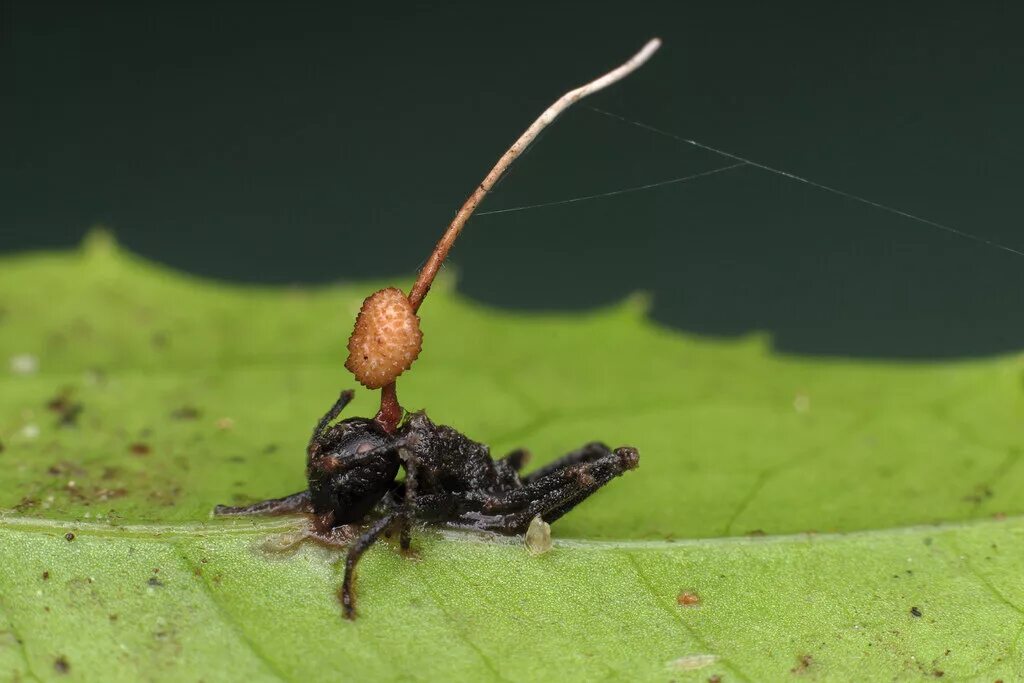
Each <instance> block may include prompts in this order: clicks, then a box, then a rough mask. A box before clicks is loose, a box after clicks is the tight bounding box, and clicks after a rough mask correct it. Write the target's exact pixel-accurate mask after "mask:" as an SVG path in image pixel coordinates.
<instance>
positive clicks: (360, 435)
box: [214, 39, 660, 619]
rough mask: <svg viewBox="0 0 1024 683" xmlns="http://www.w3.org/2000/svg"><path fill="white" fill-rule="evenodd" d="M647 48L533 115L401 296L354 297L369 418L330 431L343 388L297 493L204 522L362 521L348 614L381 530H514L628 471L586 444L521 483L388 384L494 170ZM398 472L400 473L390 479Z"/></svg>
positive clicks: (332, 537) (405, 362) (312, 443)
mask: <svg viewBox="0 0 1024 683" xmlns="http://www.w3.org/2000/svg"><path fill="white" fill-rule="evenodd" d="M659 45H660V43H659V41H657V40H656V39H655V40H652V41H650V42H649V43H648V44H647V45H646V46H644V48H643V49H642V50H641V51H640V52H639V53H637V54H636V55H635V56H634V57H633V58H632V59H630V60H629V61H628V62H626V63H625V64H623V65H622V66H620V67H618V68H617V69H614V70H612V71H610V72H609V73H607V74H605V75H604V76H602V77H600V78H598V79H597V80H595V81H592V82H590V83H588V84H586V85H584V86H581V87H579V88H577V89H575V90H572V91H570V92H568V93H566V94H565V95H563V96H562V97H561V98H559V99H558V100H557V101H556V102H555V103H554V104H553V105H552V106H551V107H549V108H548V109H547V110H546V111H545V112H544V113H543V114H541V116H540V118H539V119H537V121H535V122H534V123H533V124H532V125H531V126H530V127H529V128H528V129H527V130H526V132H525V133H523V135H522V136H520V138H519V139H518V140H517V141H516V142H515V143H514V144H513V145H512V147H511V148H509V150H508V151H507V152H506V153H505V154H504V155H503V156H502V157H501V159H500V160H499V161H498V163H497V165H496V166H495V167H494V169H492V170H491V172H490V173H489V174H488V175H487V177H486V178H484V181H483V182H482V183H480V185H479V186H478V187H477V188H476V189H475V190H474V192H473V193H472V194H471V195H470V197H469V198H468V199H467V200H466V202H465V204H463V206H462V208H461V209H460V210H459V212H458V213H457V214H456V216H455V218H454V219H453V221H452V224H451V225H450V226H449V228H448V230H447V231H446V232H445V234H444V236H443V237H442V238H441V240H440V241H439V242H438V244H437V247H435V249H434V252H433V254H432V255H431V257H430V260H429V261H428V262H427V264H426V265H425V266H424V267H423V270H422V271H421V272H420V274H419V277H418V278H417V280H416V283H415V284H414V285H413V288H412V290H411V291H410V293H409V296H408V298H407V297H405V295H404V294H402V293H401V292H400V291H399V290H397V289H394V288H387V289H384V290H381V291H379V292H376V293H375V294H373V295H371V296H370V297H368V298H367V299H366V301H365V302H364V303H363V308H362V310H361V311H360V313H359V317H358V318H357V319H356V326H355V330H354V331H353V334H352V337H351V338H350V340H349V345H348V346H349V359H348V361H347V362H346V367H347V368H349V369H350V370H351V371H352V372H353V373H354V374H355V375H356V378H357V379H358V380H359V381H360V382H361V383H362V384H363V385H364V386H366V387H368V388H371V389H376V388H380V389H381V407H380V410H379V412H378V413H377V415H376V417H374V418H373V419H368V418H362V417H351V418H347V419H345V420H341V421H340V422H337V423H336V424H333V425H332V424H331V423H332V422H334V420H336V419H337V417H338V416H339V415H340V414H341V411H342V410H344V408H345V406H346V405H348V403H349V402H350V401H351V400H352V397H353V392H352V391H343V392H342V393H341V396H340V397H339V398H338V400H337V401H336V402H335V403H334V405H333V406H331V409H330V410H328V411H327V413H326V414H325V415H324V416H323V417H322V418H321V419H320V421H319V422H318V423H317V425H316V428H315V429H314V430H313V435H312V437H311V438H310V440H309V444H308V447H307V451H306V452H307V461H306V477H307V480H308V483H309V485H308V489H307V490H305V491H300V492H299V493H295V494H292V495H290V496H286V497H284V498H275V499H271V500H266V501H262V502H260V503H255V504H253V505H247V506H243V507H229V506H224V505H218V506H217V507H216V508H215V509H214V514H216V515H252V514H286V513H294V512H304V513H307V514H310V515H311V516H312V520H313V521H312V531H311V535H312V536H313V537H314V538H316V539H319V540H321V541H324V542H327V543H339V542H343V541H347V540H348V539H347V538H342V536H343V535H344V534H343V530H344V529H346V528H347V525H356V524H360V523H361V522H363V521H364V520H365V519H367V517H371V518H374V521H373V523H372V524H371V525H370V527H369V528H368V529H367V530H366V531H364V532H363V533H362V534H361V535H359V536H358V537H357V538H355V539H354V540H352V541H351V542H350V543H349V544H348V555H347V556H346V559H345V577H344V580H343V582H342V585H341V588H340V590H339V593H338V597H339V599H340V600H341V604H342V607H343V611H344V615H345V617H346V618H348V619H353V618H354V617H355V602H354V597H353V591H352V583H353V578H354V571H355V567H356V563H357V562H358V561H359V558H360V556H361V555H362V554H363V553H364V552H365V551H366V549H367V548H369V547H370V546H371V545H372V544H373V543H374V541H376V540H377V539H378V538H379V537H380V536H381V535H382V534H384V533H385V532H387V531H388V530H389V529H391V528H392V527H393V526H397V527H398V529H399V530H400V531H399V533H400V544H401V547H402V549H403V550H407V549H408V548H409V543H410V527H411V524H412V523H413V522H420V523H424V524H435V525H445V526H450V527H458V528H467V529H475V530H480V531H486V532H494V533H500V534H521V533H524V532H525V531H526V530H527V528H528V527H529V526H530V523H531V521H532V520H533V519H534V518H535V517H538V516H539V517H540V518H541V519H542V520H543V521H546V522H551V521H554V520H556V519H558V518H559V517H561V516H562V515H564V514H565V513H567V512H568V511H569V510H571V509H572V508H573V507H575V506H576V505H578V504H579V503H580V502H581V501H583V500H584V499H585V498H587V497H588V496H590V495H591V494H592V493H594V492H595V491H597V490H598V489H599V488H600V487H602V486H604V485H605V484H607V483H608V482H609V481H611V480H612V479H614V478H615V477H617V476H619V475H620V474H622V473H624V472H626V471H627V470H631V469H634V468H635V467H636V466H637V465H638V463H639V458H640V456H639V453H638V452H637V450H636V449H635V448H631V447H628V446H624V447H621V448H616V449H614V450H612V449H609V448H608V447H607V446H606V445H604V444H603V443H599V442H593V443H590V444H587V445H585V446H583V447H582V448H580V449H578V450H576V451H573V452H571V453H569V454H567V455H565V456H563V457H562V458H560V459H558V460H556V461H554V462H552V463H550V464H548V465H545V466H543V467H541V468H540V469H538V470H536V471H534V472H531V473H530V474H527V475H524V476H521V475H520V473H519V472H520V469H521V468H522V467H523V465H524V464H525V463H526V461H527V459H528V457H529V456H528V453H527V452H526V451H525V450H516V451H513V452H512V453H509V454H508V455H506V456H505V457H503V458H501V459H499V460H494V459H492V458H491V455H490V449H489V448H488V447H487V446H486V445H484V444H481V443H478V442H476V441H473V440H472V439H470V438H468V437H466V436H465V435H463V434H461V433H460V432H458V431H457V430H455V429H453V428H452V427H447V426H444V425H437V424H434V423H433V422H432V421H431V420H430V419H429V418H428V417H427V415H426V413H424V412H422V411H420V412H416V413H411V414H409V415H406V416H405V419H404V420H403V419H402V418H403V414H404V411H403V410H402V408H401V406H400V405H399V404H398V398H397V393H396V389H395V379H396V378H397V377H398V375H400V374H401V373H402V372H404V371H405V370H407V369H408V368H409V367H410V366H411V365H412V362H413V361H414V360H415V359H416V356H417V355H418V354H419V350H420V345H421V343H422V335H421V334H420V331H419V318H418V317H417V316H416V311H417V310H418V308H419V305H420V303H422V301H423V298H424V297H425V296H426V294H427V291H428V290H429V289H430V284H431V282H432V281H433V278H434V276H435V275H436V274H437V271H438V269H439V268H440V266H441V263H442V262H443V261H444V259H445V257H446V256H447V254H448V251H449V250H450V249H451V246H452V244H453V243H454V241H455V238H456V237H457V236H458V234H459V232H460V231H461V229H462V227H463V226H464V225H465V223H466V221H467V220H469V217H470V215H472V213H473V211H474V210H475V209H476V207H477V206H478V205H479V204H480V202H481V201H483V199H484V197H485V196H486V194H487V193H488V192H489V191H490V190H491V188H493V187H494V185H495V183H496V182H497V181H498V179H499V178H500V176H501V174H502V173H504V171H505V170H506V169H507V168H508V167H509V166H510V165H511V163H512V162H513V161H514V160H515V159H516V158H517V157H518V156H519V155H520V154H521V153H522V152H523V150H525V149H526V147H527V146H529V144H530V143H531V142H532V141H533V140H534V139H535V138H536V137H537V135H538V134H539V133H540V131H541V130H542V129H543V128H544V127H545V126H547V125H548V124H549V123H551V122H552V121H553V120H554V119H555V118H556V117H557V116H558V115H559V114H560V113H561V112H562V111H564V110H565V109H566V108H567V107H569V106H570V105H571V104H573V103H574V102H577V101H579V100H580V99H582V98H583V97H586V96H587V95H589V94H591V93H593V92H596V91H597V90H600V89H601V88H604V87H606V86H608V85H611V84H612V83H614V82H616V81H617V80H619V79H621V78H623V77H624V76H626V75H628V74H629V73H631V72H632V71H633V70H635V69H636V68H638V67H639V66H640V65H641V64H643V63H644V62H645V61H646V60H647V59H648V58H649V57H650V56H651V54H653V53H654V51H655V50H657V49H658V47H659ZM399 470H404V471H405V478H404V480H403V481H397V480H396V477H397V476H398V473H399Z"/></svg>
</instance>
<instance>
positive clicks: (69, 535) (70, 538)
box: [64, 531, 75, 543]
mask: <svg viewBox="0 0 1024 683" xmlns="http://www.w3.org/2000/svg"><path fill="white" fill-rule="evenodd" d="M64 540H65V541H67V542H68V543H70V542H71V541H73V540H75V535H74V534H73V533H71V532H70V531H69V532H67V533H66V534H64Z"/></svg>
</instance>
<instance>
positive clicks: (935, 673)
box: [932, 669, 946, 678]
mask: <svg viewBox="0 0 1024 683" xmlns="http://www.w3.org/2000/svg"><path fill="white" fill-rule="evenodd" d="M945 675H946V672H945V671H943V670H942V669H935V670H934V671H932V676H935V677H936V678H942V677H943V676H945Z"/></svg>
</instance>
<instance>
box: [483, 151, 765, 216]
mask: <svg viewBox="0 0 1024 683" xmlns="http://www.w3.org/2000/svg"><path fill="white" fill-rule="evenodd" d="M740 166H749V164H748V163H747V162H745V161H741V162H739V163H736V164H729V165H728V166H721V167H719V168H713V169H711V170H710V171H702V172H700V173H692V174H690V175H686V176H682V177H680V178H670V179H668V180H660V181H658V182H656V183H647V184H646V185H637V186H635V187H626V188H623V189H621V190H612V191H611V192H599V193H598V194H588V195H583V196H581V197H571V198H569V199H559V200H556V201H553V202H541V203H539V204H527V205H525V206H513V207H510V208H508V209H495V210H494V211H478V212H477V214H476V215H477V217H480V216H491V215H494V214H496V213H512V212H513V211H526V210H527V209H539V208H542V207H545V206H558V205H560V204H575V203H576V202H585V201H588V200H590V199H603V198H604V197H615V196H616V195H620V194H627V193H629V192H639V191H640V190H650V189H652V188H655V187H664V186H665V185H674V184H676V183H684V182H686V181H688V180H695V179H696V178H704V177H705V176H709V175H714V174H716V173H721V172H722V171H729V170H731V169H734V168H739V167H740Z"/></svg>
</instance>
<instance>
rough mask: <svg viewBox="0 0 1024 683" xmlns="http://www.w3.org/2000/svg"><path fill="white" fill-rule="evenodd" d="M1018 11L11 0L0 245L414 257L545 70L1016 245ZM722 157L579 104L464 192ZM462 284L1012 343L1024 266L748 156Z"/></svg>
mask: <svg viewBox="0 0 1024 683" xmlns="http://www.w3.org/2000/svg"><path fill="white" fill-rule="evenodd" d="M1022 25H1024V5H1021V4H1020V3H1012V2H1005V3H999V2H992V3H983V4H979V5H970V4H967V3H942V2H927V3H925V2H908V3H898V4H895V3H894V4H890V3H877V4H875V5H872V4H870V3H867V4H865V3H856V4H850V5H844V4H825V5H823V4H822V3H820V2H817V3H800V4H790V3H781V4H780V3H772V4H770V5H769V4H765V3H758V2H734V3H729V2H717V3H707V2H704V3H689V2H667V3H662V4H658V3H640V2H633V3H621V4H618V5H616V6H614V7H608V8H606V7H604V6H602V5H600V4H595V3H544V4H537V5H529V4H525V3H516V4H514V5H513V4H507V3H480V2H446V3H443V4H442V3H437V4H436V5H430V4H427V3H408V4H404V5H403V4H389V3H358V4H353V3H315V4H304V3H287V4H284V3H280V4H278V3H228V2H204V3H180V2H173V3H172V2H149V3H127V2H125V3H114V2H94V3H67V4H60V3H49V2H13V3H12V2H5V3H3V17H2V28H0V32H2V33H0V42H2V48H0V50H2V53H0V54H2V57H0V69H2V71H0V78H2V81H0V82H2V90H0V93H2V106H0V122H2V130H3V133H2V135H3V138H2V144H0V147H2V149H3V152H2V154H0V186H2V188H3V191H2V200H0V251H2V252H7V253H11V252H21V251H25V250H34V249H52V248H67V247H71V246H73V245H75V244H77V243H78V242H79V240H80V239H81V237H82V235H83V234H84V233H85V231H86V230H87V229H88V228H89V227H90V226H91V225H94V224H97V223H102V224H105V225H107V226H108V227H110V228H111V229H113V230H114V231H115V233H116V235H117V237H118V239H119V240H120V241H121V242H122V243H123V244H125V245H126V246H127V247H128V248H130V249H132V250H134V251H136V252H138V253H140V254H143V255H145V256H146V257H149V258H152V259H155V260H157V261H160V262H162V263H166V264H169V265H171V266H173V267H175V268H179V269H183V270H186V271H189V272H192V273H196V274H200V275H204V276H209V277H215V278H220V279H225V280H231V281H238V282H255V283H321V282H330V281H338V280H353V279H359V278H367V277H379V276H402V277H410V276H411V275H412V274H413V273H414V272H415V270H416V269H417V268H418V266H419V265H420V264H421V263H422V262H423V260H424V259H425V258H426V256H427V254H428V253H429V251H430V248H431V247H432V245H433V243H434V241H435V240H436V239H437V238H438V236H439V235H440V234H441V232H442V230H443V229H444V228H445V226H446V225H447V223H448V221H449V219H450V218H451V216H452V214H453V213H454V212H455V210H456V209H457V208H458V206H459V205H460V204H461V202H462V201H463V199H464V198H465V196H466V195H467V194H468V193H469V192H470V191H471V190H472V188H473V187H474V186H475V185H476V184H477V183H478V182H479V180H480V179H481V178H482V176H483V175H484V173H486V171H487V170H488V169H490V167H491V165H492V164H493V162H494V161H495V160H496V159H497V157H498V156H499V155H500V154H501V153H502V152H503V151H504V150H505V149H506V147H507V146H508V145H509V144H510V143H511V142H512V141H513V140H514V139H515V138H516V137H517V136H518V135H519V133H520V132H521V131H522V130H523V129H524V128H525V127H526V126H527V125H528V124H529V123H530V122H531V121H533V119H534V118H535V117H536V116H537V114H539V113H540V111H542V110H543V109H544V108H545V107H546V106H547V105H548V104H549V103H550V102H551V101H552V100H554V99H555V98H556V97H558V96H559V95H561V94H562V93H563V92H564V91H565V90H567V89H569V88H570V87H574V86H576V85H578V84H580V83H582V82H584V81H587V80H590V79H591V78H593V77H595V76H597V75H598V74H600V73H602V72H603V71H605V70H607V69H609V68H611V67H613V66H615V65H617V64H618V63H620V62H621V61H623V60H624V59H625V58H626V57H628V56H629V55H631V54H632V53H633V52H634V51H636V50H637V49H638V48H639V47H640V46H641V45H642V44H643V42H644V41H645V40H647V39H648V38H649V37H651V36H654V35H658V36H660V37H661V38H662V39H663V40H664V41H665V45H664V47H663V49H662V51H661V52H660V53H659V54H658V55H657V56H656V57H655V59H654V60H653V61H652V62H651V63H650V64H649V65H648V66H647V67H645V68H644V69H642V70H641V71H639V72H638V73H637V74H635V75H634V76H632V77H631V78H629V79H627V80H626V81H624V82H622V83H620V84H619V85H617V86H615V87H614V88H613V89H612V90H610V91H606V92H603V93H601V94H599V95H597V96H595V97H594V98H592V99H591V100H589V101H588V103H589V104H590V105H592V106H595V107H600V108H602V109H605V110H609V111H612V112H615V113H617V114H620V115H621V116H624V117H626V118H628V119H630V120H634V121H640V122H643V123H645V124H648V125H651V126H655V127H657V128H660V129H664V130H666V131H671V132H672V133H674V134H678V135H680V136H683V137H686V138H692V139H695V140H698V141H700V142H703V143H705V144H708V145H712V146H715V147H719V148H722V149H725V150H728V151H730V152H733V153H736V154H739V155H742V156H744V157H748V158H751V159H754V160H757V161H759V162H761V163H764V164H767V165H769V166H773V167H776V168H781V169H785V170H787V171H790V172H792V173H796V174H798V175H802V176H806V177H808V178H810V179H813V180H815V181H817V182H820V183H824V184H826V185H830V186H833V187H837V188H840V189H843V190H845V191H848V192H851V193H853V194H857V195H860V196H863V197H867V198H870V199H872V200H874V201H877V202H880V203H883V204H887V205H891V206H894V207H898V208H900V209H902V210H904V211H907V212H910V213H913V214H917V215H920V216H923V217H926V218H928V219H931V220H934V221H938V222H940V223H943V224H947V225H951V226H955V227H956V228H958V229H961V230H964V231H968V232H971V233H975V234H977V235H979V236H982V237H984V238H986V239H991V240H995V241H998V242H1001V243H1005V244H1006V245H1009V246H1011V247H1013V248H1015V249H1018V250H1021V251H1024V229H1022V218H1024V209H1022V207H1021V204H1020V194H1021V192H1020V188H1021V178H1022V174H1021V171H1020V163H1021V161H1022V160H1024V132H1022V126H1021V121H1024V88H1022V84H1024V41H1022V40H1021V38H1020V27H1021V26H1022ZM726 163H728V162H727V161H724V160H723V159H722V158H720V157H717V156H715V155H714V154H711V153H708V152H706V151H701V150H699V149H696V148H693V147H691V146H688V145H683V144H680V143H678V142H675V141H673V140H672V139H670V138H668V137H665V136H659V135H656V134H652V133H651V132H649V131H647V130H644V129H641V128H639V127H637V126H632V125H629V124H627V123H623V122H621V121H617V120H614V119H611V118H609V117H607V116H603V115H601V114H598V113H595V112H594V111H593V110H591V109H589V108H586V107H579V108H577V109H575V110H573V111H570V112H569V113H568V114H567V115H566V116H564V118H562V119H560V120H559V122H558V123H557V124H556V125H555V126H553V127H552V128H550V129H549V130H548V132H547V133H546V134H545V135H544V136H543V138H542V139H541V140H540V142H539V143H538V144H536V145H535V146H534V147H533V148H532V149H531V151H530V153H529V154H528V155H527V156H526V157H524V158H523V159H522V160H521V161H520V162H519V163H518V164H517V165H516V166H515V167H514V169H513V171H512V173H511V174H510V175H509V176H508V177H507V178H506V179H505V180H504V181H503V182H502V183H501V184H500V185H499V187H498V188H497V190H496V192H495V193H494V194H493V195H492V196H491V197H490V198H489V199H488V201H487V202H486V203H485V205H484V206H483V209H482V210H484V211H487V210H497V209H503V208H510V207H516V206H521V205H528V204H535V203H541V202H547V201H557V200H561V199H566V198H569V197H574V196H577V195H589V194H595V193H601V192H607V191H613V190H618V189H622V188H625V187H629V186H634V185H641V184H645V183H652V182H657V181H661V180H665V179H668V178H674V177H679V176H684V175H687V174H691V173H699V172H702V171H707V170H710V169H713V168H717V167H720V166H723V165H725V164H726ZM452 262H453V263H454V266H455V268H456V269H457V272H458V277H459V288H460V290H461V291H462V292H463V293H464V294H465V295H467V296H469V297H472V298H473V299H475V300H477V301H480V302H483V303H485V304H488V305H492V306H498V307H503V308H507V309H527V310H537V309H543V310H577V309H586V308H590V307H594V306H599V305H602V304H607V303H609V302H612V301H615V300H618V299H620V298H622V297H624V296H626V295H628V294H630V293H631V292H634V291H637V290H646V291H648V292H650V293H651V294H652V297H653V303H652V315H653V317H654V318H656V319H657V320H658V321H660V322H661V323H663V324H665V325H668V326H671V327H673V328H676V329H680V330H685V331H688V332H696V333H701V334H708V335H738V334H745V333H749V332H752V331H757V330H764V331H768V332H770V333H771V334H772V335H773V337H774V339H775V344H776V346H777V347H778V348H779V349H781V350H783V351H787V352H794V353H807V354H826V355H847V356H859V357H885V358H893V357H920V358H936V357H960V356H977V355H985V354H992V353H998V352H1003V351H1010V350H1019V349H1021V348H1022V347H1024V257H1021V256H1017V255H1014V254H1011V253H1007V252H1005V251H1000V250H998V249H995V248H992V247H989V246H985V245H983V244H979V243H977V242H974V241H970V240H966V239H963V238H960V237H957V236H955V235H952V234H949V233H947V232H942V231H940V230H937V229H935V228H931V227H928V226H925V225H922V224H920V223H916V222H913V221H910V220H907V219H905V218H901V217H899V216H895V215H892V214H889V213H885V212H883V211H880V210H878V209H874V208H871V207H868V206H865V205H863V204H859V203H856V202H853V201H850V200H848V199H843V198H842V197H838V196H836V195H832V194H829V193H826V192H822V191H820V190H817V189H814V188H812V187H809V186H807V185H803V184H800V183H797V182H794V181H792V180H789V179H786V178H783V177H780V176H778V175H772V174H769V173H767V172H764V171H761V170H758V169H755V168H749V167H748V168H741V169H735V170H731V171H726V172H723V173H718V174H715V175H712V176H708V177H704V178H699V179H695V180H692V181H689V182H685V183H680V184H675V185H669V186H665V187H660V188H657V189H651V190H648V191H643V192H636V193H632V194H626V195H620V196H616V197H611V198H606V199H598V200H593V201H588V202H579V203H571V204H565V205H560V206H555V207H546V208H537V209H534V210H528V211H520V212H510V213H500V214H494V215H485V216H480V217H478V218H476V219H474V220H472V221H471V222H470V224H469V226H468V227H467V230H466V232H465V233H464V234H463V236H462V238H461V239H460V242H459V244H458V245H457V247H456V249H455V251H454V252H453V258H452Z"/></svg>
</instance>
